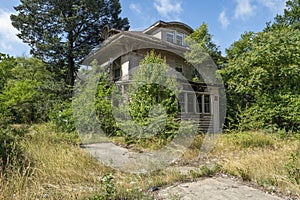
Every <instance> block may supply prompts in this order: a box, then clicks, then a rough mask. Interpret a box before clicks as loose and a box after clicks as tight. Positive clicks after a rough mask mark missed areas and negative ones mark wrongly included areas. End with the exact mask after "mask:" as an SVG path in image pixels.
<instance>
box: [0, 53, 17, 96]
mask: <svg viewBox="0 0 300 200" xmlns="http://www.w3.org/2000/svg"><path fill="white" fill-rule="evenodd" d="M15 65H16V59H15V58H13V57H10V56H9V55H5V54H2V53H0V92H1V91H2V90H3V88H4V86H5V85H6V82H7V80H8V79H9V78H11V76H12V72H11V70H12V68H13V67H14V66H15Z"/></svg>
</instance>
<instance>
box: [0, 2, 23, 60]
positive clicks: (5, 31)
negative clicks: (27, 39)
mask: <svg viewBox="0 0 300 200" xmlns="http://www.w3.org/2000/svg"><path fill="white" fill-rule="evenodd" d="M11 14H13V13H12V12H11V11H8V10H4V9H1V8H0V48H1V50H0V51H1V53H8V54H10V55H12V56H21V55H25V52H26V51H28V46H27V45H25V44H24V43H23V42H22V40H21V39H20V38H18V36H17V34H18V33H19V31H18V30H17V29H15V28H14V27H13V26H12V24H11V20H10V15H11Z"/></svg>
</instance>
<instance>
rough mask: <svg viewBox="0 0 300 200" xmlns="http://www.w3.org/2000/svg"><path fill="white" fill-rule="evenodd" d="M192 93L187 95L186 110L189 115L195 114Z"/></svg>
mask: <svg viewBox="0 0 300 200" xmlns="http://www.w3.org/2000/svg"><path fill="white" fill-rule="evenodd" d="M194 96H195V95H194V93H187V108H188V110H187V111H188V112H189V113H194V112H195V109H194V108H195V107H194V105H195V100H194Z"/></svg>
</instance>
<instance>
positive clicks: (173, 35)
mask: <svg viewBox="0 0 300 200" xmlns="http://www.w3.org/2000/svg"><path fill="white" fill-rule="evenodd" d="M192 32H193V29H192V28H191V27H189V26H188V25H186V24H184V23H181V22H164V21H158V22H156V23H154V24H153V25H152V26H150V27H149V28H147V29H146V30H144V31H143V33H144V34H147V35H151V36H153V37H156V38H158V39H160V40H163V41H166V42H170V43H173V44H177V45H180V46H186V44H185V42H184V40H185V37H186V36H187V35H190V34H191V33H192Z"/></svg>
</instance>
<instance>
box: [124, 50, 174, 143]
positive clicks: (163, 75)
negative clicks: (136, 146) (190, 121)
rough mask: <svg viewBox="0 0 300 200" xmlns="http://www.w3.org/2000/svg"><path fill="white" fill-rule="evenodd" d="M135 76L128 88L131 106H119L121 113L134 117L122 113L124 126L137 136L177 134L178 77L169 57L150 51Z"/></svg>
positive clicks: (168, 136)
mask: <svg viewBox="0 0 300 200" xmlns="http://www.w3.org/2000/svg"><path fill="white" fill-rule="evenodd" d="M132 79H133V82H132V85H131V86H130V87H129V89H128V90H129V91H128V93H129V95H128V97H129V98H128V99H129V106H126V105H125V108H124V107H122V106H119V108H121V109H120V111H119V112H120V115H122V114H124V113H125V114H126V113H129V114H130V117H129V118H128V116H123V117H121V122H120V123H119V126H120V128H121V129H122V130H123V131H125V133H126V135H127V136H128V137H133V138H148V137H149V136H155V137H159V138H163V139H169V138H170V137H172V136H174V134H175V133H176V129H177V128H178V125H177V123H176V122H175V117H176V115H177V112H178V105H177V100H176V96H175V95H176V85H175V84H176V82H175V77H170V75H169V74H168V68H167V64H166V60H165V59H163V58H162V57H161V56H160V55H157V54H155V52H154V51H150V52H149V53H148V54H147V55H146V57H145V58H144V59H143V60H142V61H141V63H140V66H139V68H138V69H137V70H136V71H134V73H133V78H132ZM122 109H123V110H122ZM122 120H123V121H122ZM129 141H131V140H129Z"/></svg>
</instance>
